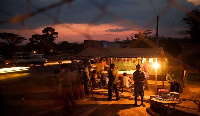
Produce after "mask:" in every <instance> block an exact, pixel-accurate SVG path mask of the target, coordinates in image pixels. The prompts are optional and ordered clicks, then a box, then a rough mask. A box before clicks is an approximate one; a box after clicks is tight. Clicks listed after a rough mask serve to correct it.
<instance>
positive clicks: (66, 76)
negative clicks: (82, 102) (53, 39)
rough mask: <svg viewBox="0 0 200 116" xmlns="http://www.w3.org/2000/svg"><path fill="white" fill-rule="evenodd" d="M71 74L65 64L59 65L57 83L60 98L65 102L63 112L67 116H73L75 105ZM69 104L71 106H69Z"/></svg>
mask: <svg viewBox="0 0 200 116" xmlns="http://www.w3.org/2000/svg"><path fill="white" fill-rule="evenodd" d="M73 76H74V75H73V74H72V72H70V68H69V67H67V65H66V64H62V65H61V71H60V72H59V73H58V74H57V78H58V82H59V83H60V84H61V97H62V99H63V100H64V101H65V103H64V105H65V110H66V113H67V115H72V114H73V108H74V107H75V105H76V102H75V98H74V95H73ZM70 104H71V106H70Z"/></svg>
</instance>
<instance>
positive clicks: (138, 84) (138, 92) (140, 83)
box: [108, 64, 146, 106]
mask: <svg viewBox="0 0 200 116" xmlns="http://www.w3.org/2000/svg"><path fill="white" fill-rule="evenodd" d="M108 78H109V81H108V101H112V91H113V90H114V91H115V94H116V100H120V97H119V89H118V84H119V83H118V82H119V75H118V70H117V69H116V68H115V64H111V65H110V70H109V71H108ZM122 80H124V81H126V83H123V84H124V86H129V84H128V85H126V84H127V82H128V81H130V82H132V81H131V79H130V78H129V77H127V74H126V73H124V74H123V79H122ZM145 80H146V76H145V73H144V72H143V71H141V66H140V65H139V64H137V65H136V71H135V72H134V73H133V81H134V96H135V104H134V105H135V106H138V105H137V97H138V96H140V97H141V105H142V106H145V104H144V103H143V97H144V89H143V87H144V85H145V83H144V81H145Z"/></svg>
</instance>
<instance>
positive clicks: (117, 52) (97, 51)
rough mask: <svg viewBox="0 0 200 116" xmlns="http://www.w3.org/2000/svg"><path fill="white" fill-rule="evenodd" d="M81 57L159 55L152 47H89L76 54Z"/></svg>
mask: <svg viewBox="0 0 200 116" xmlns="http://www.w3.org/2000/svg"><path fill="white" fill-rule="evenodd" d="M78 56H81V57H93V58H94V57H119V58H120V57H121V58H123V57H124V58H134V57H135V58H136V57H160V51H159V50H156V49H153V48H95V47H89V48H86V49H85V50H83V51H82V52H80V53H79V54H78Z"/></svg>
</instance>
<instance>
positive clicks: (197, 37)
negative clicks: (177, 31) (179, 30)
mask: <svg viewBox="0 0 200 116" xmlns="http://www.w3.org/2000/svg"><path fill="white" fill-rule="evenodd" d="M182 20H183V22H185V23H186V27H185V30H184V31H183V33H184V34H186V35H189V36H190V37H191V42H192V43H200V33H199V32H200V11H199V10H197V9H196V10H192V11H191V12H188V13H187V14H186V16H185V17H184V18H183V19H182Z"/></svg>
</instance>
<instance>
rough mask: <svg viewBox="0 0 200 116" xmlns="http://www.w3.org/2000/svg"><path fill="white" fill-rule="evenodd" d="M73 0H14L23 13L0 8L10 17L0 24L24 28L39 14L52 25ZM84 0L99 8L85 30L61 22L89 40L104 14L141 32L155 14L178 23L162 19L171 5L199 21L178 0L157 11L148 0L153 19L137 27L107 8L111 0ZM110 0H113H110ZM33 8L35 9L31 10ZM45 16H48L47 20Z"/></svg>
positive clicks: (150, 27)
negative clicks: (40, 1)
mask: <svg viewBox="0 0 200 116" xmlns="http://www.w3.org/2000/svg"><path fill="white" fill-rule="evenodd" d="M75 1H77V0H60V1H58V2H54V3H52V4H49V5H47V6H43V7H38V6H37V5H36V4H34V2H33V1H31V0H14V2H16V3H19V2H20V3H22V4H23V8H24V9H26V10H25V12H24V14H21V15H19V14H12V13H11V12H8V11H6V10H4V9H2V8H0V12H1V13H3V14H4V15H6V16H8V17H11V18H8V19H4V20H1V21H0V25H3V24H7V23H9V24H13V23H14V24H15V23H19V24H20V25H21V27H20V28H21V29H23V28H24V27H26V28H27V27H28V26H27V25H26V24H25V23H24V22H25V21H26V20H28V19H29V18H32V17H34V16H36V15H40V16H41V17H40V18H41V20H44V21H48V22H49V20H51V22H52V26H53V25H55V24H58V23H62V21H61V18H60V15H61V13H62V11H63V7H64V6H65V5H68V6H70V5H71V4H72V3H73V2H75ZM86 1H87V2H88V3H90V4H91V5H92V6H94V7H95V8H97V9H99V11H100V12H99V14H97V15H96V17H94V18H93V20H92V21H90V22H89V24H88V26H87V27H86V28H85V30H81V29H79V28H74V27H72V26H71V25H68V24H63V25H62V26H63V27H66V29H68V30H71V31H73V32H76V33H77V34H80V35H82V36H83V37H84V38H85V39H89V40H94V38H92V36H91V35H90V33H91V29H92V26H93V25H95V24H98V22H99V21H100V20H101V19H102V18H103V17H104V16H105V15H108V16H110V17H112V18H113V19H115V20H116V21H118V22H119V23H121V24H123V25H125V26H126V27H128V28H131V29H135V28H137V29H139V30H140V32H142V33H143V32H145V31H146V30H151V29H152V27H153V25H155V23H156V20H157V19H156V17H157V16H158V17H159V21H161V22H164V23H167V24H169V25H172V26H177V25H179V24H177V23H176V22H171V21H166V20H165V19H163V16H165V15H166V14H167V13H168V11H169V10H170V8H172V7H173V8H176V9H178V10H179V11H181V12H183V13H185V14H187V15H189V16H191V17H192V18H193V19H194V20H196V21H198V22H200V18H199V17H198V16H196V15H194V14H191V13H190V14H188V12H189V11H188V10H187V9H186V8H185V7H184V6H181V5H180V4H179V3H178V2H176V0H167V4H166V5H165V7H164V8H163V9H162V10H160V12H158V10H157V8H156V7H155V5H154V1H153V0H148V2H149V5H150V6H151V7H152V10H153V13H154V15H155V17H154V18H153V19H151V20H149V21H148V22H147V23H146V25H145V26H144V27H143V28H141V27H137V26H136V24H135V23H134V22H131V21H129V20H127V19H125V18H123V17H121V16H119V15H118V14H116V13H114V12H112V11H111V10H108V7H109V5H110V3H111V1H112V0H104V1H103V3H101V4H100V3H98V2H97V1H95V0H86ZM112 2H114V1H112ZM33 8H34V9H36V10H32V9H33ZM52 9H56V11H55V12H54V13H48V12H47V11H51V10H52ZM46 17H48V20H47V18H46ZM19 31H20V30H19ZM34 33H35V32H34ZM145 42H147V44H149V45H150V46H151V47H152V48H155V47H157V45H156V44H155V43H153V42H151V41H145ZM169 56H170V55H169Z"/></svg>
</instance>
